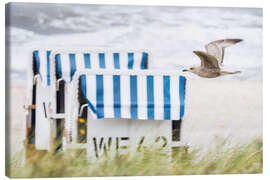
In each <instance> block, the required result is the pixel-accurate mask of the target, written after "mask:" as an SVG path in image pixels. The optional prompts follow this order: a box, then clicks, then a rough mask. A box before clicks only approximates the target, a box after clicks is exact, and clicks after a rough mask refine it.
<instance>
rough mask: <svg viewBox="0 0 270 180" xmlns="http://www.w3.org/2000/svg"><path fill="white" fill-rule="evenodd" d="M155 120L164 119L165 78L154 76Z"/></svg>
mask: <svg viewBox="0 0 270 180" xmlns="http://www.w3.org/2000/svg"><path fill="white" fill-rule="evenodd" d="M154 102H155V119H156V120H163V119H164V108H163V105H164V98H163V76H154Z"/></svg>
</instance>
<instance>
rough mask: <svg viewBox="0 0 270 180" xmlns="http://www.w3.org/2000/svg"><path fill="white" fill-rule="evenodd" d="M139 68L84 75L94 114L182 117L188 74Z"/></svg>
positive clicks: (129, 116) (149, 117) (165, 118)
mask: <svg viewBox="0 0 270 180" xmlns="http://www.w3.org/2000/svg"><path fill="white" fill-rule="evenodd" d="M137 72H138V71H136V73H134V72H132V73H120V74H117V75H115V73H111V74H108V73H102V72H101V73H98V74H90V75H89V74H83V75H81V76H80V82H81V89H82V91H83V95H84V97H85V99H86V102H87V104H88V106H89V109H90V110H91V111H92V112H93V113H92V114H93V115H94V116H95V117H96V118H97V119H100V118H128V119H140V120H181V119H182V118H183V116H184V106H185V81H186V79H185V77H184V76H181V75H177V74H170V73H166V74H163V75H159V74H151V73H148V74H146V73H140V71H139V73H137ZM141 72H142V71H141ZM113 74H114V75H113Z"/></svg>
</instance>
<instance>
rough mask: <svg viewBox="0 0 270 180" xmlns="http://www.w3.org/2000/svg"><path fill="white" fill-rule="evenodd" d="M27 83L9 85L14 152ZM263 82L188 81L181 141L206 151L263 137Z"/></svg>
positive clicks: (19, 140)
mask: <svg viewBox="0 0 270 180" xmlns="http://www.w3.org/2000/svg"><path fill="white" fill-rule="evenodd" d="M25 84H26V83H24V81H12V82H11V88H10V97H11V98H10V102H11V103H10V107H11V108H10V121H11V133H10V134H11V137H10V142H11V153H12V154H14V153H16V152H21V150H23V140H24V126H25V114H24V110H23V108H22V107H23V104H24V103H25V101H26V86H25ZM262 109H263V108H262V81H253V80H245V81H244V80H222V81H221V80H215V79H210V80H208V79H207V80H188V81H187V85H186V107H185V116H184V120H183V126H182V133H181V144H183V145H189V146H190V148H191V149H192V148H197V147H201V148H203V149H205V150H208V149H209V148H216V147H217V146H219V145H222V144H223V143H224V141H225V140H226V141H225V143H226V146H225V147H228V148H229V147H231V146H232V145H235V144H245V143H248V142H250V141H251V140H253V139H254V138H256V137H262Z"/></svg>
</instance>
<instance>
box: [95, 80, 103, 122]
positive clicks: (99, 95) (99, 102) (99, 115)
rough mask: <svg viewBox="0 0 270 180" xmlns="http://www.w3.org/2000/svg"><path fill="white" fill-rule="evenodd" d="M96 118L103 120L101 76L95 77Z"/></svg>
mask: <svg viewBox="0 0 270 180" xmlns="http://www.w3.org/2000/svg"><path fill="white" fill-rule="evenodd" d="M96 87H97V92H96V97H97V118H104V89H103V75H96Z"/></svg>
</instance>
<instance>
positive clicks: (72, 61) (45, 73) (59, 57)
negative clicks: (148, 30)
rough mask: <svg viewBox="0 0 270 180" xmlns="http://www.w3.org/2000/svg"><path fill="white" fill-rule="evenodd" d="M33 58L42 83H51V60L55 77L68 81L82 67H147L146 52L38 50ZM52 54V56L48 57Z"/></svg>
mask: <svg viewBox="0 0 270 180" xmlns="http://www.w3.org/2000/svg"><path fill="white" fill-rule="evenodd" d="M33 55H34V59H35V62H36V66H37V70H38V73H39V74H40V76H41V80H42V83H43V84H45V85H47V86H50V84H51V79H52V78H51V65H52V63H51V65H50V58H51V60H54V61H56V75H57V78H63V79H64V80H65V81H66V82H70V81H71V80H72V77H73V75H74V73H75V72H76V71H79V70H83V69H147V66H148V54H147V53H146V52H143V51H142V52H127V51H126V52H92V51H78V52H72V53H71V52H69V51H59V52H56V53H53V52H52V51H38V50H35V51H34V53H33ZM50 56H54V57H50Z"/></svg>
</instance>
